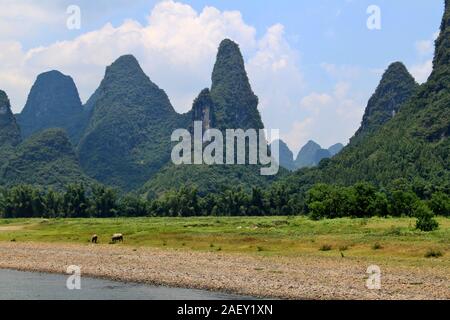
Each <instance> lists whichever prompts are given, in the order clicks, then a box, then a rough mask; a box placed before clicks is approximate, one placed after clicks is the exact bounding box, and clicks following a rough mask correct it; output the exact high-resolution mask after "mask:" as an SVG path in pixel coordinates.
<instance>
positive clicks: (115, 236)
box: [111, 233, 123, 243]
mask: <svg viewBox="0 0 450 320" xmlns="http://www.w3.org/2000/svg"><path fill="white" fill-rule="evenodd" d="M111 242H112V243H116V242H123V234H121V233H116V234H113V236H112V238H111Z"/></svg>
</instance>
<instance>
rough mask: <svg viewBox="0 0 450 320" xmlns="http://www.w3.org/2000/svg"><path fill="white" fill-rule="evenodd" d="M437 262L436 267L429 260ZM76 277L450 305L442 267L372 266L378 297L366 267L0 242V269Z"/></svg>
mask: <svg viewBox="0 0 450 320" xmlns="http://www.w3.org/2000/svg"><path fill="white" fill-rule="evenodd" d="M436 261H438V260H436ZM70 265H77V266H79V267H81V270H82V275H84V276H90V277H97V278H105V279H110V280H119V281H124V282H136V283H145V284H151V285H164V286H168V287H180V288H192V289H206V290H212V291H219V292H228V293H234V294H242V295H246V296H255V297H273V298H284V299H450V287H449V284H450V271H449V269H448V266H447V264H445V263H439V262H437V263H436V264H435V265H434V266H433V267H427V268H422V267H414V266H398V265H395V264H394V265H390V264H388V263H383V264H379V266H380V268H381V272H382V275H381V281H382V289H381V290H369V289H367V288H366V279H367V274H366V270H367V267H368V266H369V265H370V264H369V260H366V259H359V258H346V257H344V258H342V256H339V257H332V256H324V257H317V256H302V257H286V256H256V255H246V254H238V253H221V252H197V251H192V250H188V249H186V250H183V249H178V250H177V249H158V248H147V247H136V248H133V247H129V246H121V245H120V246H113V245H91V244H86V245H83V244H57V243H14V242H0V268H3V269H15V270H22V271H39V272H49V273H64V272H65V271H66V269H67V267H68V266H70Z"/></svg>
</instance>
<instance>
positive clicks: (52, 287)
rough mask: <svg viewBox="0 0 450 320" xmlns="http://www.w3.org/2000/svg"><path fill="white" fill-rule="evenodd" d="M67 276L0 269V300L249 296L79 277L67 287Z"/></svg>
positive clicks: (224, 298) (226, 298)
mask: <svg viewBox="0 0 450 320" xmlns="http://www.w3.org/2000/svg"><path fill="white" fill-rule="evenodd" d="M67 279H68V276H65V275H57V274H47V273H34V272H20V271H13V270H2V269H0V300H11V299H15V300H237V299H250V298H248V297H243V296H236V295H228V294H222V293H215V292H209V291H203V290H193V289H178V288H167V287H156V286H149V285H141V284H132V283H122V282H116V281H108V280H100V279H92V278H85V277H82V278H81V290H68V289H67V287H66V281H67Z"/></svg>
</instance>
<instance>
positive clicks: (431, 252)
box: [425, 249, 443, 258]
mask: <svg viewBox="0 0 450 320" xmlns="http://www.w3.org/2000/svg"><path fill="white" fill-rule="evenodd" d="M442 256H443V254H442V252H441V251H440V250H435V249H430V250H428V251H427V252H426V253H425V258H440V257H442Z"/></svg>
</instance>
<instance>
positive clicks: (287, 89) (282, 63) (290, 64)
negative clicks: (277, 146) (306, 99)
mask: <svg viewBox="0 0 450 320" xmlns="http://www.w3.org/2000/svg"><path fill="white" fill-rule="evenodd" d="M298 60H299V54H298V52H296V51H294V50H293V49H292V48H291V47H290V45H289V44H288V42H287V40H286V39H285V37H284V27H283V26H282V25H281V24H276V25H274V26H272V27H270V28H269V29H268V30H267V32H266V34H265V35H264V37H263V38H262V39H260V40H259V41H258V42H257V50H256V53H255V54H254V56H253V57H252V58H250V60H249V61H248V63H247V70H248V73H249V77H250V81H251V82H252V85H253V88H254V90H255V91H256V92H257V94H258V95H259V96H260V109H262V110H264V109H268V108H277V109H284V108H291V107H294V106H295V105H296V102H297V101H298V99H300V92H301V89H302V87H303V76H302V74H301V72H300V68H299V65H298V63H299V62H298Z"/></svg>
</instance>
